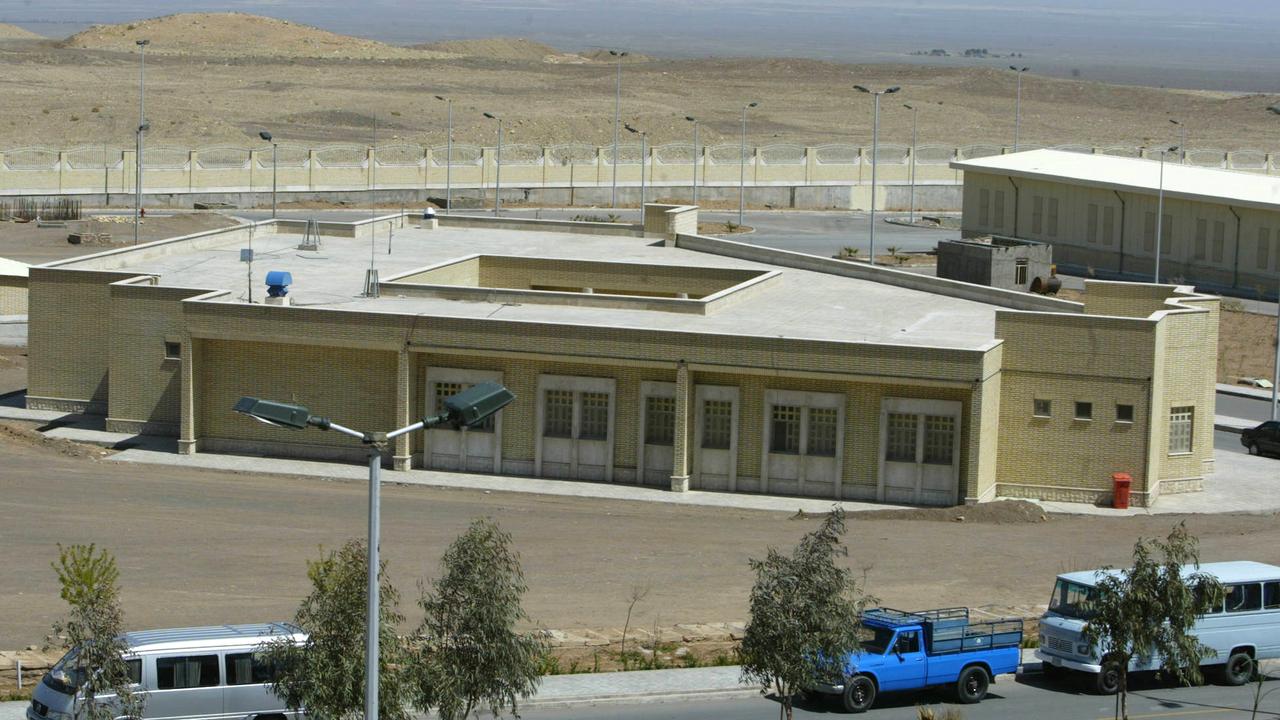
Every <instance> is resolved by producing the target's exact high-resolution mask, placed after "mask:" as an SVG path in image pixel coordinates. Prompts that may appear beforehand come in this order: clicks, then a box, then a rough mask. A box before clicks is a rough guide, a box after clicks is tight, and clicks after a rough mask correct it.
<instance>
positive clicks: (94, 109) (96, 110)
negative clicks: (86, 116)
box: [89, 105, 102, 112]
mask: <svg viewBox="0 0 1280 720" xmlns="http://www.w3.org/2000/svg"><path fill="white" fill-rule="evenodd" d="M89 112H102V108H100V107H98V106H97V105H95V106H93V108H92V109H91V110H89Z"/></svg>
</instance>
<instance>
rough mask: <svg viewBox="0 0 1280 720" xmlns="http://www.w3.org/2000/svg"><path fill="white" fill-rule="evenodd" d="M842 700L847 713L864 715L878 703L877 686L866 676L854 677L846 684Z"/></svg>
mask: <svg viewBox="0 0 1280 720" xmlns="http://www.w3.org/2000/svg"><path fill="white" fill-rule="evenodd" d="M841 700H842V701H843V705H844V709H845V710H846V711H848V712H851V713H864V712H866V711H868V710H870V709H871V705H872V703H874V702H875V701H876V684H875V683H874V682H872V681H871V678H869V677H867V676H866V675H854V676H853V677H851V678H849V682H847V683H845V684H844V695H842V696H841Z"/></svg>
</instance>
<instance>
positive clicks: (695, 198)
mask: <svg viewBox="0 0 1280 720" xmlns="http://www.w3.org/2000/svg"><path fill="white" fill-rule="evenodd" d="M684 119H685V120H688V121H689V122H691V123H693V203H692V204H694V205H697V204H698V160H699V156H698V118H696V117H694V116H692V115H685V116H684Z"/></svg>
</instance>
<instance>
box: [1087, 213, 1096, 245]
mask: <svg viewBox="0 0 1280 720" xmlns="http://www.w3.org/2000/svg"><path fill="white" fill-rule="evenodd" d="M1086 237H1087V239H1088V240H1089V242H1091V243H1096V242H1098V206H1097V204H1095V203H1089V232H1088V235H1087V236H1086Z"/></svg>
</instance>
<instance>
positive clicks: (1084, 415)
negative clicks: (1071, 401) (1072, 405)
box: [1076, 400, 1093, 420]
mask: <svg viewBox="0 0 1280 720" xmlns="http://www.w3.org/2000/svg"><path fill="white" fill-rule="evenodd" d="M1076 419H1077V420H1092V419H1093V403H1091V402H1080V401H1079V400H1077V401H1076Z"/></svg>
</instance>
